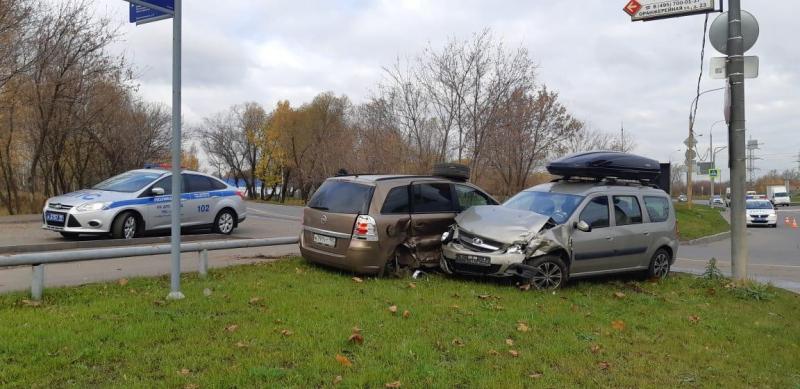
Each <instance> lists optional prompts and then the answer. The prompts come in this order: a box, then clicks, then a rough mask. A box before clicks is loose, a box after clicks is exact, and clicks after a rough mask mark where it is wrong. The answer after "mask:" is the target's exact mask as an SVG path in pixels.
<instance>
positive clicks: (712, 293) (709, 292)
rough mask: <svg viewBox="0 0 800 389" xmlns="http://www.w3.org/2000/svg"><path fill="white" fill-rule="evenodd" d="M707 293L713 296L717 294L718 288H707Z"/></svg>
mask: <svg viewBox="0 0 800 389" xmlns="http://www.w3.org/2000/svg"><path fill="white" fill-rule="evenodd" d="M706 294H707V295H709V296H713V295H715V294H717V290H716V289H714V288H708V290H706Z"/></svg>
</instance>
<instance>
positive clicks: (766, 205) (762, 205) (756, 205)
mask: <svg viewBox="0 0 800 389" xmlns="http://www.w3.org/2000/svg"><path fill="white" fill-rule="evenodd" d="M747 209H772V203H770V202H769V201H766V200H755V201H748V202H747Z"/></svg>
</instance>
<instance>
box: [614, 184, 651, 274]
mask: <svg viewBox="0 0 800 389" xmlns="http://www.w3.org/2000/svg"><path fill="white" fill-rule="evenodd" d="M611 209H612V213H613V215H614V217H613V221H614V225H613V226H612V227H611V229H612V231H613V233H614V256H615V259H614V261H612V262H613V266H614V268H616V269H626V268H632V267H637V266H639V265H640V264H641V262H642V258H643V257H644V256H645V255H646V254H647V248H648V246H649V245H650V233H649V232H648V231H647V226H645V225H644V223H643V217H642V207H641V205H640V202H639V199H638V197H637V196H636V195H629V194H624V195H623V194H620V195H613V196H611Z"/></svg>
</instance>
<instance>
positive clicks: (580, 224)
mask: <svg viewBox="0 0 800 389" xmlns="http://www.w3.org/2000/svg"><path fill="white" fill-rule="evenodd" d="M575 228H577V229H579V230H581V231H583V232H590V231H592V226H590V225H589V223H587V222H585V221H583V220H581V221H578V222H575Z"/></svg>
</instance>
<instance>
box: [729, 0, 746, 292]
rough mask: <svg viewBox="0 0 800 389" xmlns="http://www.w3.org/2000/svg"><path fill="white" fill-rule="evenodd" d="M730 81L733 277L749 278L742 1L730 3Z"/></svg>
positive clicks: (731, 0)
mask: <svg viewBox="0 0 800 389" xmlns="http://www.w3.org/2000/svg"><path fill="white" fill-rule="evenodd" d="M727 46H728V64H727V66H728V69H727V71H728V82H729V86H730V91H731V92H730V96H731V99H730V102H731V108H730V124H729V126H728V150H729V152H730V158H728V159H729V161H728V164H729V166H730V169H731V215H730V217H731V268H732V270H733V278H734V279H736V280H740V281H741V280H744V279H746V278H747V235H746V233H747V232H746V228H747V224H746V223H747V220H746V219H745V217H746V214H745V213H746V210H745V196H744V194H745V179H746V177H745V169H746V164H745V114H744V113H745V112H744V108H745V107H744V57H743V54H744V46H743V42H742V4H741V1H740V0H730V2H729V3H728V45H727Z"/></svg>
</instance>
